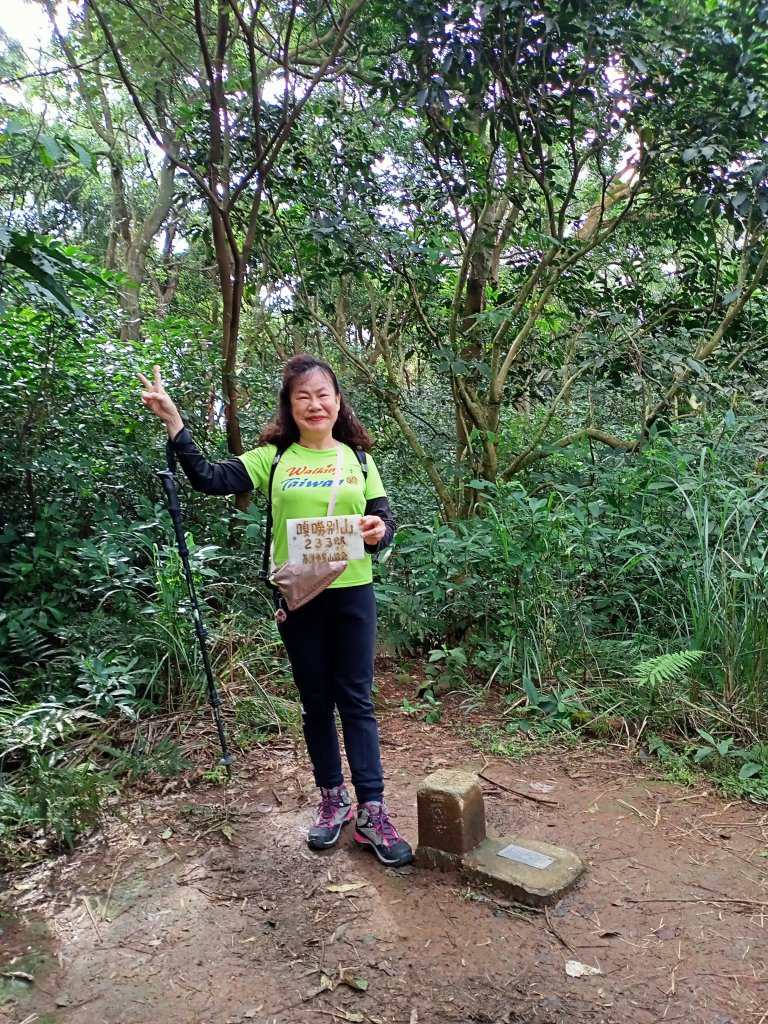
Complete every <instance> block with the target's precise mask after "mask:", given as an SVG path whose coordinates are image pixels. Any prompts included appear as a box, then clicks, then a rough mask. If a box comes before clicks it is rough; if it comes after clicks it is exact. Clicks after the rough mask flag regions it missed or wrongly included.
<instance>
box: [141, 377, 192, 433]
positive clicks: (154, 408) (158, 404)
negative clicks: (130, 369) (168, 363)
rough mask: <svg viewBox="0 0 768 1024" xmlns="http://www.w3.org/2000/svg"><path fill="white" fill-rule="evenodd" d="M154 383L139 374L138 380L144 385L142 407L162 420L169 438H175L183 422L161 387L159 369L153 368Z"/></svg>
mask: <svg viewBox="0 0 768 1024" xmlns="http://www.w3.org/2000/svg"><path fill="white" fill-rule="evenodd" d="M153 373H154V381H149V380H147V378H146V377H145V376H144V374H143V373H140V374H139V375H138V376H139V380H140V381H141V383H142V384H143V385H144V391H142V393H141V401H142V402H143V403H144V406H145V407H146V408H147V409H149V411H150V412H153V413H154V414H155V416H157V417H158V419H160V420H162V422H163V423H164V424H165V426H166V428H167V430H168V436H169V437H175V436H176V434H178V432H179V431H180V430H181V429H182V428H183V426H184V421H183V420H182V418H181V414H180V413H179V410H178V409H177V408H176V406H175V405H174V402H173V399H172V398H171V396H170V395H169V394H168V392H167V391H166V390H165V388H164V386H163V379H162V377H161V376H160V367H159V366H155V367H153Z"/></svg>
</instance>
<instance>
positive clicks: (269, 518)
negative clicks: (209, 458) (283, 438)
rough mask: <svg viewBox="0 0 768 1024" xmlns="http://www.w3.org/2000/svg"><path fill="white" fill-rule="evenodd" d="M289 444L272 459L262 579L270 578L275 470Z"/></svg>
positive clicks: (279, 449) (276, 452)
mask: <svg viewBox="0 0 768 1024" xmlns="http://www.w3.org/2000/svg"><path fill="white" fill-rule="evenodd" d="M288 447H289V445H286V446H285V447H283V448H280V447H278V448H277V450H276V451H275V456H274V458H273V459H272V465H271V466H270V467H269V483H268V484H267V522H266V524H265V526H264V556H263V558H262V560H261V573H260V574H259V576H260V578H261V579H262V580H268V579H269V554H270V548H271V547H272V484H273V482H274V479H275V470H276V469H277V464H278V462H279V461H280V459H282V457H283V455H285V452H286V450H287V448H288Z"/></svg>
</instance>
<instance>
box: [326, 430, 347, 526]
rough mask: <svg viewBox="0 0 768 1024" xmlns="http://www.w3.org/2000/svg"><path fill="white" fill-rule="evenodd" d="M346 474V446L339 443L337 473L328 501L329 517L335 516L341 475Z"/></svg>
mask: <svg viewBox="0 0 768 1024" xmlns="http://www.w3.org/2000/svg"><path fill="white" fill-rule="evenodd" d="M343 472H344V445H343V444H341V443H339V447H338V448H337V450H336V473H335V475H334V477H333V484H332V486H331V496H330V498H329V499H328V515H329V516H332V515H333V510H334V509H335V508H336V498H337V497H338V494H339V487H340V486H341V475H342V473H343Z"/></svg>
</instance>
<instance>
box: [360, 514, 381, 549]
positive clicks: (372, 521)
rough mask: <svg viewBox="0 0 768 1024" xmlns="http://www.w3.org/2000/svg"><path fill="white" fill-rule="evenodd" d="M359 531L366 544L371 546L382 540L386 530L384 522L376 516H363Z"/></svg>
mask: <svg viewBox="0 0 768 1024" xmlns="http://www.w3.org/2000/svg"><path fill="white" fill-rule="evenodd" d="M360 531H361V533H362V535H363V540H364V541H365V543H366V544H370V545H371V546H373V545H374V544H378V543H379V541H382V540H384V535H385V534H386V532H387V530H386V527H385V526H384V520H383V519H380V518H379V517H378V516H363V517H362V519H361V520H360Z"/></svg>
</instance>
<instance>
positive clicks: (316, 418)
mask: <svg viewBox="0 0 768 1024" xmlns="http://www.w3.org/2000/svg"><path fill="white" fill-rule="evenodd" d="M340 405H341V396H340V395H337V394H336V391H335V389H334V387H333V381H332V380H331V378H330V377H329V376H328V374H327V373H325V372H324V371H323V370H321V369H320V368H319V367H318V368H316V369H314V370H310V371H309V372H308V373H304V374H302V375H301V377H297V378H296V380H295V381H294V382H293V385H292V386H291V413H292V414H293V419H294V422H295V424H296V426H297V427H298V428H299V434H300V436H301V440H302V441H312V442H315V443H316V442H318V441H326V440H327V441H328V442H330V440H331V436H332V432H333V425H334V423H335V422H336V419H337V417H338V415H339V406H340Z"/></svg>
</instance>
